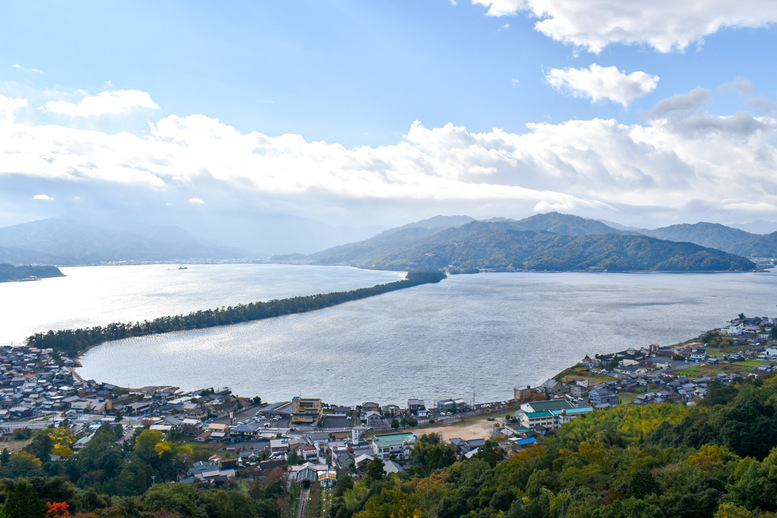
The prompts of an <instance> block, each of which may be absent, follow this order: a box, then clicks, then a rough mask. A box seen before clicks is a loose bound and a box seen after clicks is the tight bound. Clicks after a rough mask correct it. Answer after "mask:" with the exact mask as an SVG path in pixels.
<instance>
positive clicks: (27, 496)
mask: <svg viewBox="0 0 777 518" xmlns="http://www.w3.org/2000/svg"><path fill="white" fill-rule="evenodd" d="M3 510H4V511H5V513H6V514H7V515H8V517H9V518H44V517H45V516H46V512H47V509H46V504H45V502H43V500H41V499H40V498H39V497H38V492H37V491H35V488H34V487H33V486H32V484H30V483H29V482H27V481H26V480H22V481H19V482H18V483H17V484H16V485H15V486H14V487H13V489H12V490H11V491H9V492H8V498H7V499H6V501H5V505H4V506H3Z"/></svg>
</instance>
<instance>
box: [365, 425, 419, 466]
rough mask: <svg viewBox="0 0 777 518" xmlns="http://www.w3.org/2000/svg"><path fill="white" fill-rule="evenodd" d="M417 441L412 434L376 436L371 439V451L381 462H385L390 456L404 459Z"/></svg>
mask: <svg viewBox="0 0 777 518" xmlns="http://www.w3.org/2000/svg"><path fill="white" fill-rule="evenodd" d="M417 440H418V438H417V437H416V436H415V434H414V433H412V432H406V433H389V434H385V435H376V436H375V437H373V438H372V443H371V445H372V451H373V452H374V453H375V456H376V457H380V459H381V460H387V459H388V458H389V457H391V456H394V457H396V458H399V459H404V458H407V457H408V456H409V455H410V450H412V449H413V446H415V443H416V441H417Z"/></svg>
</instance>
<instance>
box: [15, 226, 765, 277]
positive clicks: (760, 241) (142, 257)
mask: <svg viewBox="0 0 777 518" xmlns="http://www.w3.org/2000/svg"><path fill="white" fill-rule="evenodd" d="M256 248H257V247H256V246H255V244H254V243H252V240H251V238H248V236H247V239H246V247H245V249H247V250H251V249H253V250H255V249H256ZM741 256H763V257H775V256H777V232H775V233H772V234H766V235H760V234H751V233H748V232H745V231H743V230H739V229H735V228H731V227H727V226H724V225H720V224H715V223H696V224H693V225H689V224H681V225H672V226H669V227H663V228H658V229H653V230H648V229H632V228H628V229H626V228H616V227H615V226H612V225H608V224H606V223H603V222H601V221H598V220H593V219H585V218H581V217H577V216H572V215H567V214H560V213H556V212H552V213H546V214H537V215H534V216H531V217H528V218H525V219H522V220H512V219H505V218H494V219H490V220H484V221H477V220H475V219H473V218H471V217H468V216H436V217H434V218H430V219H427V220H423V221H419V222H415V223H410V224H407V225H404V226H401V227H396V228H392V229H389V230H385V231H383V232H381V233H379V234H377V235H375V236H374V237H371V238H369V239H366V240H363V241H358V242H354V243H350V244H345V245H339V246H334V247H331V248H327V249H326V250H323V251H320V252H316V253H312V254H309V255H303V254H292V255H283V256H274V257H273V258H272V259H271V260H273V261H275V262H286V263H301V264H346V265H355V266H360V267H367V268H386V269H402V270H404V269H410V268H421V267H424V268H427V267H435V268H440V267H448V266H451V265H452V266H453V267H454V269H461V270H488V269H495V270H513V269H516V270H586V269H595V270H596V269H607V270H613V271H624V270H626V271H628V270H668V271H673V270H724V271H728V270H743V269H744V270H747V269H752V268H753V265H752V263H750V262H749V261H746V260H744V259H743V258H742V257H741ZM251 258H256V255H253V254H251V253H250V252H246V251H245V250H244V249H239V248H234V247H225V246H219V245H217V244H214V243H213V242H212V241H208V240H205V239H202V238H201V237H198V236H195V235H193V234H191V233H189V232H187V231H184V230H182V229H181V228H179V227H174V226H154V225H147V224H138V223H131V222H124V223H116V222H114V223H113V224H110V225H109V224H106V223H92V222H84V221H77V220H67V219H48V220H40V221H33V222H30V223H24V224H20V225H14V226H10V227H4V228H0V262H5V263H11V264H17V265H18V264H55V265H60V266H69V265H76V264H107V263H115V262H135V263H137V262H165V261H167V262H172V261H176V262H177V261H181V262H201V261H207V260H247V259H251Z"/></svg>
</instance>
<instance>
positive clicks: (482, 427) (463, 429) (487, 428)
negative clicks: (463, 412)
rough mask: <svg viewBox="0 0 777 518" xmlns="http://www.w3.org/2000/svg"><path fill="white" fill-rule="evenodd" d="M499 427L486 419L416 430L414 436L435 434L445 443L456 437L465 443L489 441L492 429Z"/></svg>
mask: <svg viewBox="0 0 777 518" xmlns="http://www.w3.org/2000/svg"><path fill="white" fill-rule="evenodd" d="M500 425H501V424H500V422H499V420H496V421H488V420H487V419H486V418H483V419H482V420H479V421H475V422H471V421H470V422H466V421H465V422H463V423H453V424H449V425H443V426H432V427H429V428H422V429H420V430H418V432H417V433H416V435H419V436H420V435H423V434H427V433H437V434H440V436H441V437H442V438H443V439H444V440H446V441H447V440H449V439H453V438H456V437H458V438H459V439H464V440H466V441H468V440H470V439H490V438H491V432H492V430H493V429H494V427H495V426H496V427H499V426H500Z"/></svg>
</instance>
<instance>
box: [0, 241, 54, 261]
mask: <svg viewBox="0 0 777 518" xmlns="http://www.w3.org/2000/svg"><path fill="white" fill-rule="evenodd" d="M65 262H66V260H65V258H64V257H60V256H56V255H51V254H44V253H43V252H36V251H34V250H25V249H23V248H10V247H5V246H0V263H8V264H13V265H17V266H18V265H25V264H65Z"/></svg>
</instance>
